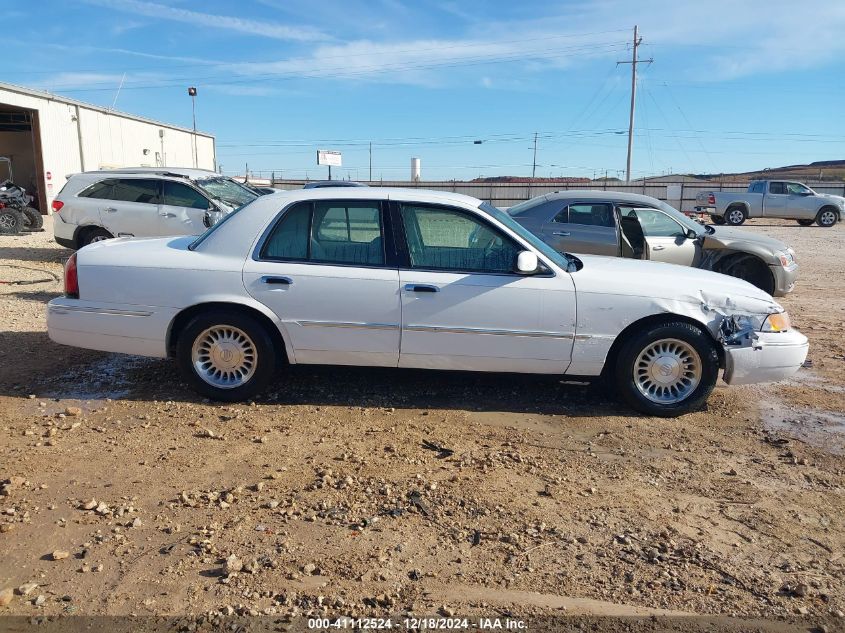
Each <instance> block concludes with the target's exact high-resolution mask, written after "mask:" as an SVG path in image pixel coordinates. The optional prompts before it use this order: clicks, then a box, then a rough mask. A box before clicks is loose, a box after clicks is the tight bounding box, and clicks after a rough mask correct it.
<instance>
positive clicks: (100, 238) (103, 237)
mask: <svg viewBox="0 0 845 633" xmlns="http://www.w3.org/2000/svg"><path fill="white" fill-rule="evenodd" d="M110 239H111V238H110V237H108V236H106V235H95V236H94V237H93V238H91V241H90V242H88V243H89V244H94V243H95V242H105V241H106V240H110Z"/></svg>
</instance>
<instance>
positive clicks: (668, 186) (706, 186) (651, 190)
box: [265, 180, 845, 211]
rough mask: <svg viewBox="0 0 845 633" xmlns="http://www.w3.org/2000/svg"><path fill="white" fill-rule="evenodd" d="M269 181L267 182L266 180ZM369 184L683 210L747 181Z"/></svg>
mask: <svg viewBox="0 0 845 633" xmlns="http://www.w3.org/2000/svg"><path fill="white" fill-rule="evenodd" d="M265 182H266V181H265ZM306 182H308V181H306V180H274V181H273V182H272V185H271V186H273V187H276V188H278V189H300V188H301V187H302V186H303V185H304V184H305V183H306ZM366 184H369V185H371V186H373V187H408V188H418V189H435V190H437V191H451V192H452V193H462V194H465V195H468V196H472V197H474V198H479V199H481V200H486V201H487V202H490V203H491V204H494V205H495V206H497V207H504V208H507V207H511V206H513V205H515V204H517V203H518V202H522V201H523V200H528V199H529V198H534V197H536V196H540V195H544V194H547V193H552V192H555V191H567V190H571V189H581V190H583V189H591V190H607V191H624V192H628V193H640V194H644V195H647V196H652V197H654V198H658V199H660V200H665V201H666V202H668V203H669V204H671V205H672V206H674V207H675V208H677V209H680V210H681V211H693V210H694V207H695V197H696V195H698V193H699V192H701V191H745V190H746V189H747V187H748V183H742V182H725V183H720V182H718V181H702V182H649V181H640V182H636V183H631V184H630V185H625V184H619V183H613V182H611V183H595V182H593V183H572V182H542V183H536V182H535V183H521V182H520V183H511V182H463V181H457V180H446V181H419V182H415V181H409V180H389V181H388V180H381V181H374V182H370V183H366ZM804 184H806V185H807V186H808V187H811V188H812V189H814V190H815V191H817V192H818V193H831V194H834V195H838V196H845V183H835V182H830V181H827V182H812V181H804Z"/></svg>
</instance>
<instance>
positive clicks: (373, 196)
mask: <svg viewBox="0 0 845 633" xmlns="http://www.w3.org/2000/svg"><path fill="white" fill-rule="evenodd" d="M339 189H340V188H338V187H314V188H311V189H293V190H290V191H283V192H281V193H280V194H277V195H274V198H275V199H276V200H278V199H279V195H281V196H283V197H284V198H286V199H288V200H290V201H291V202H294V201H296V200H320V199H323V198H345V199H357V198H363V199H368V200H407V201H415V202H432V203H448V202H453V203H458V204H468V205H470V206H472V207H474V208H477V207H478V206H479V205H480V204H481V200H479V199H478V198H473V197H472V196H465V195H463V194H460V193H452V192H451V191H435V190H433V189H411V188H402V187H343V191H339Z"/></svg>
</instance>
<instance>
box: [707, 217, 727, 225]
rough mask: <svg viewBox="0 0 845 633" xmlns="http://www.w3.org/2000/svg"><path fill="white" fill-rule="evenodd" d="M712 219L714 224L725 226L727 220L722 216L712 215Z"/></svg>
mask: <svg viewBox="0 0 845 633" xmlns="http://www.w3.org/2000/svg"><path fill="white" fill-rule="evenodd" d="M710 219H711V220H713V224H724V223H725V218H723V217H722V216H721V215H711V216H710Z"/></svg>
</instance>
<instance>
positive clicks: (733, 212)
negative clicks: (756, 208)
mask: <svg viewBox="0 0 845 633" xmlns="http://www.w3.org/2000/svg"><path fill="white" fill-rule="evenodd" d="M747 219H748V213H747V212H746V211H745V209H744V208H743V207H731V208H730V209H728V210H727V211H725V223H726V224H730V225H731V226H739V225H740V224H742V223H743V222H745V221H746V220H747Z"/></svg>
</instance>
